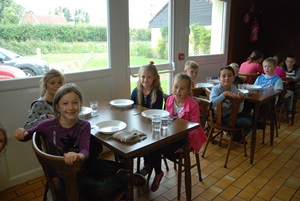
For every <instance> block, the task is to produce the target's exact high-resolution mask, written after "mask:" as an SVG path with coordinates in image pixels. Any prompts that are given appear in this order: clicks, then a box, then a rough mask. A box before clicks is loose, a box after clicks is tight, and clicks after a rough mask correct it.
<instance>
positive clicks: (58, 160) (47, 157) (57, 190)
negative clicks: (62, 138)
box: [32, 133, 125, 201]
mask: <svg viewBox="0 0 300 201" xmlns="http://www.w3.org/2000/svg"><path fill="white" fill-rule="evenodd" d="M92 139H94V137H93V136H91V142H92V141H93V140H92ZM93 143H97V142H95V141H93V142H92V144H93ZM97 145H98V146H97V147H101V148H97V149H98V151H99V150H102V146H101V144H99V143H97ZM32 147H33V150H34V153H35V154H36V156H37V159H38V161H39V162H40V164H41V166H42V168H43V171H44V174H45V177H46V180H47V183H46V187H45V192H44V198H43V200H44V201H45V200H48V199H47V192H48V190H49V189H50V192H51V197H52V199H53V200H54V201H79V200H81V201H84V200H86V199H84V198H83V197H82V196H80V195H79V191H78V188H77V181H76V180H77V173H78V172H79V171H80V169H81V167H82V164H83V161H82V160H79V159H77V160H76V161H75V162H74V164H73V165H67V164H66V163H65V161H64V157H62V156H55V155H51V154H48V153H46V149H45V144H44V140H43V138H42V136H41V135H39V134H37V133H34V135H33V138H32ZM97 154H98V153H97V152H94V154H93V155H94V156H96V155H97ZM92 157H93V156H92ZM54 171H59V172H60V174H61V176H62V179H63V185H61V182H60V181H59V179H58V178H57V177H56V176H54V175H53V172H54ZM124 192H125V190H124V191H121V192H118V193H117V194H115V195H112V196H110V197H107V198H103V199H101V201H117V200H120V199H121V198H122V197H123V195H124Z"/></svg>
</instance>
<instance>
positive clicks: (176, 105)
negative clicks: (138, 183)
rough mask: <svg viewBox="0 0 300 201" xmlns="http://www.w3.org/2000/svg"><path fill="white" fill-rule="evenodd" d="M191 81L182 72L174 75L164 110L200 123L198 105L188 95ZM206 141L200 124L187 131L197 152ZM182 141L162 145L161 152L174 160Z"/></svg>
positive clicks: (181, 146) (181, 147) (156, 185)
mask: <svg viewBox="0 0 300 201" xmlns="http://www.w3.org/2000/svg"><path fill="white" fill-rule="evenodd" d="M191 82H192V80H191V78H190V77H189V76H188V75H186V74H184V73H179V74H177V75H175V77H174V79H173V84H172V95H170V96H169V97H168V99H167V101H166V110H167V111H168V112H169V113H170V115H171V116H177V117H178V118H182V119H185V120H188V121H191V122H196V123H200V110H199V105H198V103H197V101H196V100H194V99H193V97H191V96H190V91H191ZM206 141H207V137H206V135H205V132H204V129H203V127H202V126H201V124H200V126H199V128H197V129H195V130H192V131H190V132H189V145H190V148H191V149H192V150H193V151H194V152H196V153H199V151H200V149H201V146H202V144H203V143H204V142H206ZM183 143H184V142H183V141H182V140H181V141H177V142H174V143H172V144H170V145H168V146H166V147H164V148H163V149H162V150H161V153H162V154H163V156H165V157H166V158H168V159H170V160H176V158H178V154H179V153H181V152H183ZM159 182H160V181H157V183H156V184H155V186H154V187H156V188H158V187H159Z"/></svg>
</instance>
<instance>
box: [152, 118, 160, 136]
mask: <svg viewBox="0 0 300 201" xmlns="http://www.w3.org/2000/svg"><path fill="white" fill-rule="evenodd" d="M160 130H161V117H160V115H153V116H152V131H153V132H160Z"/></svg>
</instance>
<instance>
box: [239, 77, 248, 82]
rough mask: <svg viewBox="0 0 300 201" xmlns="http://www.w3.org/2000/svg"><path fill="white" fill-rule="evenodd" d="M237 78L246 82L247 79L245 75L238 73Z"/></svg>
mask: <svg viewBox="0 0 300 201" xmlns="http://www.w3.org/2000/svg"><path fill="white" fill-rule="evenodd" d="M238 76H239V78H240V79H241V80H242V82H243V83H246V81H247V76H244V75H238Z"/></svg>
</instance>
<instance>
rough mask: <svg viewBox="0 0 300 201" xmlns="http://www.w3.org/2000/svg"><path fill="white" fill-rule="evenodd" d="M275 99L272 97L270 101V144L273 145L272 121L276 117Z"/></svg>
mask: <svg viewBox="0 0 300 201" xmlns="http://www.w3.org/2000/svg"><path fill="white" fill-rule="evenodd" d="M275 99H276V98H274V99H273V100H272V102H271V114H272V115H271V125H270V145H271V146H273V141H274V122H275V118H276V116H275V115H276V113H275Z"/></svg>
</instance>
